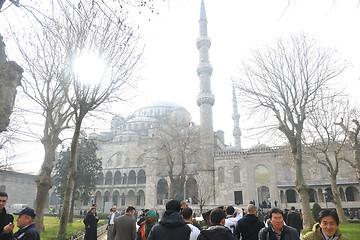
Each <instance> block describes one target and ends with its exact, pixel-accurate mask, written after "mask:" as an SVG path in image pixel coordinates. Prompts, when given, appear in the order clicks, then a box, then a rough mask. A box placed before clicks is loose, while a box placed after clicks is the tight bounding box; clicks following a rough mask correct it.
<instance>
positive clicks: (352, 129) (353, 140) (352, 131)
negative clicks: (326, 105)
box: [336, 110, 360, 183]
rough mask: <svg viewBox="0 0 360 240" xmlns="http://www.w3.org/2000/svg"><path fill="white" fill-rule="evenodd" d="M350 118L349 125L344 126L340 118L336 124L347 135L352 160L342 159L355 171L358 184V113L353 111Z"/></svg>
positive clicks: (359, 152) (359, 158)
mask: <svg viewBox="0 0 360 240" xmlns="http://www.w3.org/2000/svg"><path fill="white" fill-rule="evenodd" d="M350 118H351V119H352V120H351V123H350V124H346V121H345V122H344V118H342V119H341V120H340V121H339V122H337V123H336V124H337V125H339V126H340V127H341V128H342V129H343V131H344V133H345V134H347V136H348V139H349V142H350V146H351V151H352V153H353V157H352V158H348V157H344V158H343V159H344V161H346V162H347V163H349V164H350V166H351V167H352V168H353V169H354V170H355V173H356V178H357V179H358V181H359V183H360V143H359V141H360V139H359V132H360V123H359V114H358V112H357V111H356V110H353V111H352V114H350Z"/></svg>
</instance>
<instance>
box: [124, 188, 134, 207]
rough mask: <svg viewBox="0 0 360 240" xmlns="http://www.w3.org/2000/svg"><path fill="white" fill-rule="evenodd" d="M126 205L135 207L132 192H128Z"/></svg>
mask: <svg viewBox="0 0 360 240" xmlns="http://www.w3.org/2000/svg"><path fill="white" fill-rule="evenodd" d="M126 204H127V205H133V206H135V204H136V198H135V193H134V191H133V190H130V191H129V192H128V194H127V196H126Z"/></svg>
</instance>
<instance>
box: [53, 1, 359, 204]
mask: <svg viewBox="0 0 360 240" xmlns="http://www.w3.org/2000/svg"><path fill="white" fill-rule="evenodd" d="M199 25H200V35H199V37H198V38H197V41H196V45H197V48H198V51H199V56H200V57H199V59H200V62H199V64H198V66H197V69H196V70H197V74H198V77H199V79H200V91H199V94H198V96H197V99H196V102H197V105H198V106H199V109H200V124H199V126H197V125H195V124H194V123H192V122H191V115H190V113H189V112H188V111H187V110H186V109H185V108H183V107H181V106H178V105H176V104H172V103H168V102H159V103H156V104H153V105H150V106H145V107H143V108H140V109H138V110H136V111H135V112H134V113H133V114H131V115H130V116H128V117H122V116H114V117H113V119H112V121H111V130H110V131H109V132H106V133H101V134H92V135H90V137H91V138H92V139H95V140H96V141H97V143H98V147H99V150H98V153H97V155H98V157H101V158H102V162H103V170H102V172H101V173H99V174H98V183H97V190H96V191H95V193H94V194H93V196H92V202H93V203H97V204H98V206H99V207H100V209H101V210H102V211H103V210H104V209H110V206H111V205H117V206H118V208H120V209H123V208H125V207H126V206H127V205H134V206H135V207H137V208H139V209H141V208H153V209H163V208H164V204H165V203H166V201H167V200H168V199H169V197H170V185H171V184H170V176H169V171H168V170H167V167H166V166H165V165H163V163H162V162H160V161H159V158H158V153H156V152H155V153H154V152H149V151H148V149H149V148H148V145H149V144H151V141H152V139H155V137H154V134H156V129H154V128H156V126H158V125H156V124H154V123H156V121H157V120H158V119H159V117H168V116H175V118H178V119H183V121H185V123H187V124H188V126H189V128H190V127H191V128H193V129H194V131H197V133H198V135H199V139H200V141H198V142H197V144H199V146H198V147H199V149H200V154H199V156H198V157H197V158H195V159H194V158H191V159H187V160H186V161H187V165H186V166H185V176H186V181H185V183H184V186H185V187H184V189H183V193H182V194H181V196H180V197H179V198H180V200H182V199H186V200H187V201H188V202H189V205H190V206H191V207H192V208H195V209H198V208H199V207H200V204H201V201H202V200H204V198H205V197H206V196H205V197H204V196H200V195H201V194H204V192H205V189H207V186H210V188H211V189H212V190H213V192H212V194H210V195H209V196H208V197H207V199H206V200H207V201H206V203H205V204H204V205H205V206H204V207H205V208H212V207H213V206H219V205H238V206H239V207H243V208H245V207H246V205H247V204H249V202H250V201H254V202H255V204H256V205H257V206H259V204H261V205H262V206H264V207H265V205H266V207H269V206H271V207H273V206H277V207H280V208H283V209H284V208H290V206H295V207H296V208H300V202H299V195H298V193H297V192H296V190H295V184H294V171H293V167H292V165H291V156H290V154H289V149H288V148H287V147H286V146H276V147H269V146H266V145H263V144H258V145H256V146H254V147H252V148H250V149H243V148H242V147H241V130H240V126H239V118H240V115H239V113H238V106H237V99H236V94H235V90H234V89H233V115H232V119H233V137H234V142H235V146H227V145H226V144H225V143H224V132H222V131H217V132H214V130H213V115H212V107H213V105H214V102H215V96H214V95H213V94H212V92H211V74H212V70H213V67H212V65H211V64H210V60H209V48H210V46H211V41H210V38H209V37H208V35H207V18H206V12H205V7H204V2H203V1H202V2H201V10H200V20H199ZM194 102H195V99H194ZM154 141H155V140H154ZM306 162H307V160H305V164H306ZM309 166H310V167H309ZM303 169H304V175H305V179H306V182H307V184H308V185H309V186H310V189H309V196H310V202H311V204H313V203H314V202H318V203H319V204H320V205H321V206H322V207H326V206H329V207H334V205H333V204H332V203H331V197H332V196H331V189H330V180H329V174H328V173H327V171H326V169H325V168H324V167H322V166H320V165H315V166H314V165H313V164H312V165H311V164H309V165H306V167H304V168H303ZM173 174H174V175H177V174H180V173H179V171H173ZM204 179H205V181H204ZM204 183H206V185H204ZM338 186H339V190H340V195H341V200H342V201H343V207H344V208H360V197H359V190H360V186H359V183H358V181H357V179H356V178H355V172H354V170H353V169H352V168H351V167H349V166H348V165H347V164H345V163H341V167H340V172H339V174H338ZM200 192H201V193H200ZM53 194H54V193H53Z"/></svg>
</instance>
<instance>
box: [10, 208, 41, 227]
mask: <svg viewBox="0 0 360 240" xmlns="http://www.w3.org/2000/svg"><path fill="white" fill-rule="evenodd" d="M14 215H19V217H18V218H17V220H16V222H17V226H18V228H20V229H22V228H24V227H26V226H28V225H30V224H32V223H33V222H34V221H35V216H36V214H35V211H34V209H32V208H29V207H26V208H23V209H22V210H21V211H20V212H17V213H14Z"/></svg>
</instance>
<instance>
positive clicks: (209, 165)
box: [196, 0, 215, 170]
mask: <svg viewBox="0 0 360 240" xmlns="http://www.w3.org/2000/svg"><path fill="white" fill-rule="evenodd" d="M199 25H200V36H199V38H198V39H197V41H196V46H197V48H198V50H199V57H200V59H199V65H198V66H197V69H196V71H197V74H198V76H199V79H200V92H199V94H198V96H197V104H198V106H199V107H200V145H201V163H202V164H201V166H202V168H203V169H204V170H213V168H214V166H213V163H214V161H213V160H214V130H213V115H212V106H213V105H214V102H215V97H214V95H213V94H212V93H211V81H210V76H211V74H212V71H213V67H212V66H211V64H210V61H209V48H210V46H211V41H210V38H209V37H208V36H207V19H206V12H205V5H204V0H202V1H201V10H200V20H199Z"/></svg>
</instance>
